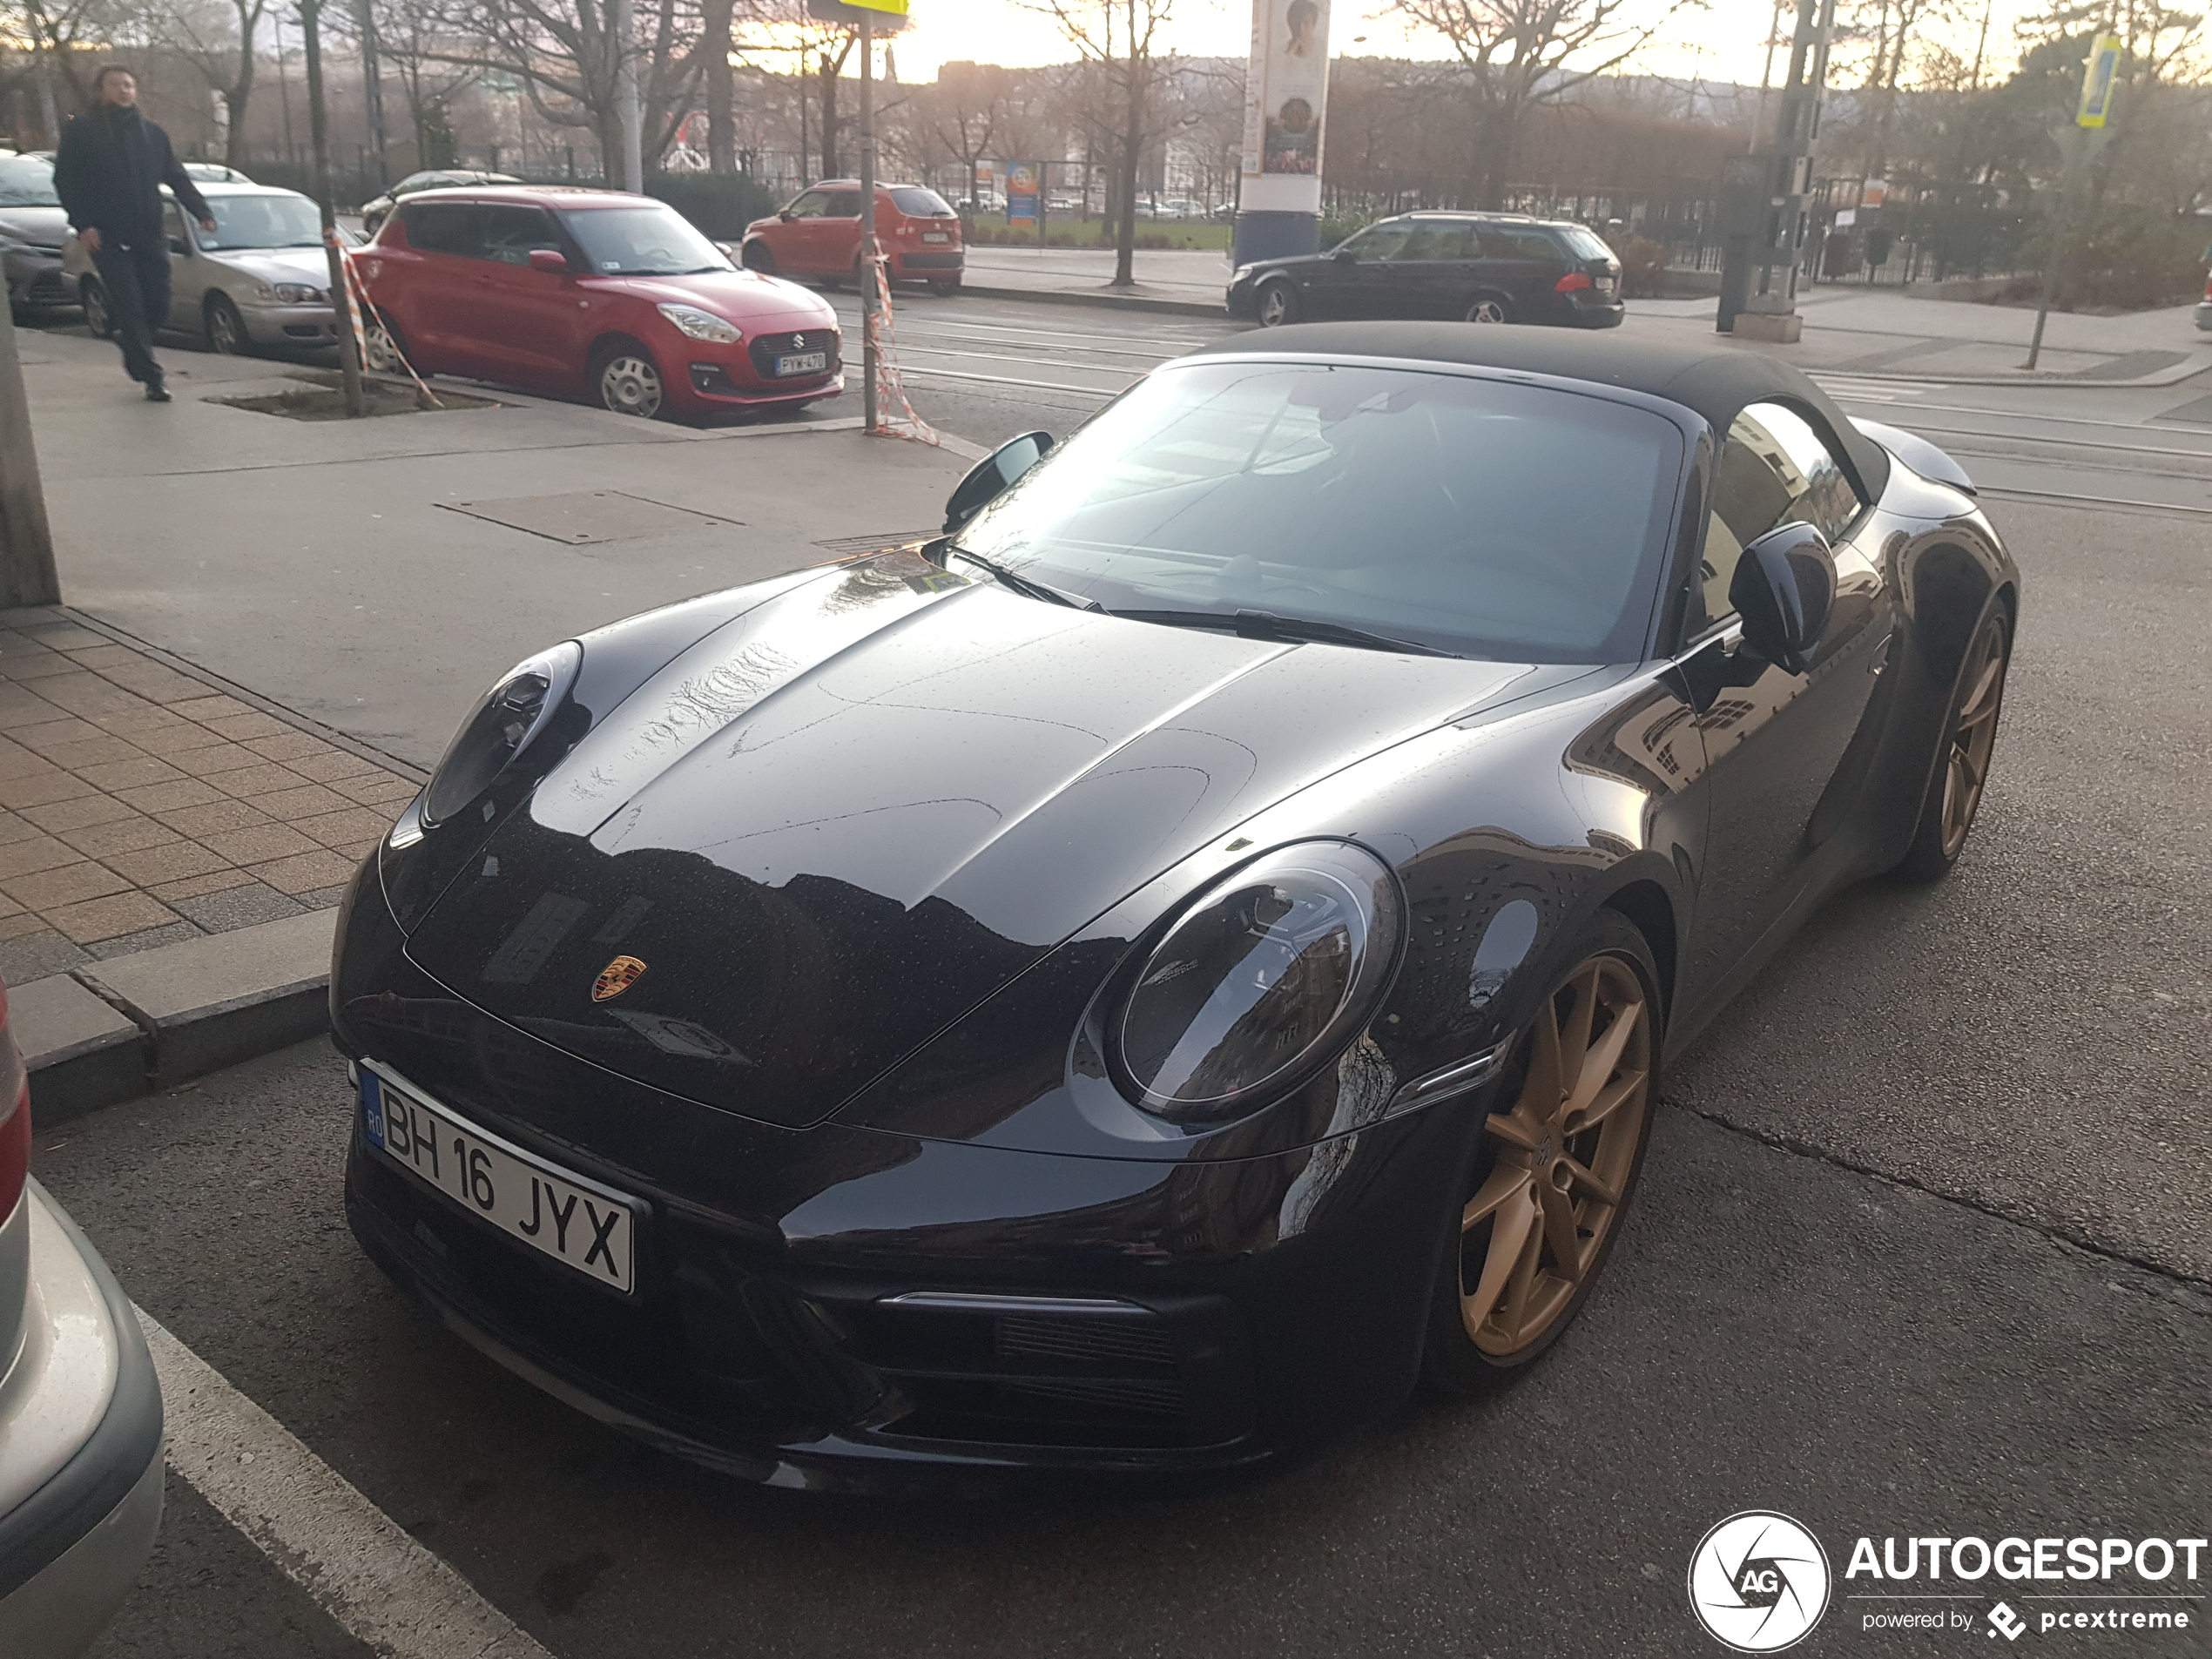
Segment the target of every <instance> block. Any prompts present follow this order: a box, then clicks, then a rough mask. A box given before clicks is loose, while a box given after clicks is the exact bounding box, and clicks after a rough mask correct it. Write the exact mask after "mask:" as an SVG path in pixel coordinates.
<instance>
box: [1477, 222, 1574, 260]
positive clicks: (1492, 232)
mask: <svg viewBox="0 0 2212 1659" xmlns="http://www.w3.org/2000/svg"><path fill="white" fill-rule="evenodd" d="M1482 251H1483V253H1486V254H1487V255H1489V257H1490V258H1492V259H1494V260H1541V261H1542V262H1543V263H1545V264H1547V265H1557V264H1559V263H1560V262H1561V260H1560V252H1559V249H1558V247H1557V246H1555V245H1554V243H1553V241H1552V239H1551V238H1550V237H1548V236H1547V235H1545V234H1544V233H1543V232H1541V231H1532V230H1522V229H1516V228H1514V226H1507V225H1485V226H1483V227H1482Z"/></svg>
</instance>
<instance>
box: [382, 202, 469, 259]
mask: <svg viewBox="0 0 2212 1659" xmlns="http://www.w3.org/2000/svg"><path fill="white" fill-rule="evenodd" d="M400 211H401V214H402V215H403V216H404V218H405V219H406V223H407V245H408V246H409V247H414V248H420V249H421V250H422V251H423V252H424V253H458V254H460V255H461V256H462V257H463V258H464V259H468V258H476V257H481V254H482V234H481V233H480V232H479V231H478V229H477V225H478V222H479V220H480V219H481V218H482V210H481V209H479V208H477V207H476V206H474V205H473V204H471V203H469V202H409V203H408V205H407V206H405V207H403V208H401V210H400Z"/></svg>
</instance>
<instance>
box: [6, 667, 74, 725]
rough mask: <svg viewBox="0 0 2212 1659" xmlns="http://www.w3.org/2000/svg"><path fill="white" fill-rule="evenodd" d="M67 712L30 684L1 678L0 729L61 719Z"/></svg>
mask: <svg viewBox="0 0 2212 1659" xmlns="http://www.w3.org/2000/svg"><path fill="white" fill-rule="evenodd" d="M67 712H68V711H67V710H66V709H63V708H59V707H57V706H56V705H53V704H51V703H49V702H48V701H47V700H46V699H45V698H43V697H41V696H39V695H38V693H37V692H36V691H32V690H31V689H30V687H29V686H28V685H17V684H16V682H15V681H13V680H0V729H5V730H7V731H10V732H12V731H14V730H15V729H16V728H17V726H22V725H39V724H40V723H41V722H43V721H46V720H57V719H60V718H62V717H63V716H64V714H66V713H67Z"/></svg>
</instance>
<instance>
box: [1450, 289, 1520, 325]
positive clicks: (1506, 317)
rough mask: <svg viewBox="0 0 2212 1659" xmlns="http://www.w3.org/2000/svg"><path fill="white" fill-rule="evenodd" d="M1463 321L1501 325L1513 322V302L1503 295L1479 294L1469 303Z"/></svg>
mask: <svg viewBox="0 0 2212 1659" xmlns="http://www.w3.org/2000/svg"><path fill="white" fill-rule="evenodd" d="M1462 320H1463V321H1467V322H1480V323H1501V322H1511V321H1512V320H1513V301H1512V300H1508V299H1507V298H1506V296H1505V295H1504V294H1502V293H1478V294H1476V295H1475V296H1474V299H1472V300H1468V301H1467V313H1466V314H1465V316H1464V317H1463V318H1462Z"/></svg>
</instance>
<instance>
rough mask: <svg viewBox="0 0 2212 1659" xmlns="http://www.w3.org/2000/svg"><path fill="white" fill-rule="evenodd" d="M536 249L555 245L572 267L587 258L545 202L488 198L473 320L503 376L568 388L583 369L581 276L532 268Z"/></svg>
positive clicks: (474, 276)
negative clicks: (578, 335)
mask: <svg viewBox="0 0 2212 1659" xmlns="http://www.w3.org/2000/svg"><path fill="white" fill-rule="evenodd" d="M536 248H550V249H552V250H553V251H554V252H555V253H559V254H561V255H562V256H563V257H564V258H566V259H568V260H570V262H571V266H572V268H573V267H575V266H580V265H581V262H582V260H583V255H582V253H581V252H580V251H578V250H576V249H573V248H572V247H571V246H570V243H569V241H568V239H567V238H566V237H564V236H563V235H562V233H561V230H560V227H559V226H557V225H556V224H555V223H554V222H553V215H552V214H550V213H549V212H546V211H545V209H543V207H526V206H517V205H513V204H509V203H505V202H488V203H486V204H485V206H484V208H483V219H482V259H481V260H479V261H478V262H477V264H478V268H477V269H476V271H475V272H474V273H472V275H471V278H470V289H469V292H470V295H471V300H470V304H471V307H472V309H473V312H474V320H473V322H472V324H471V326H472V327H474V328H475V331H476V332H477V334H479V335H480V336H481V337H482V341H483V343H484V348H485V350H486V352H487V353H488V354H489V356H490V358H491V360H492V361H496V363H497V364H498V365H499V373H500V375H501V376H502V377H504V378H508V379H511V380H512V381H515V382H516V384H518V385H523V386H566V385H568V384H569V383H570V382H571V381H574V380H575V379H576V377H577V375H578V374H581V373H582V372H583V355H582V353H581V352H580V351H579V350H578V349H577V344H576V341H575V338H574V336H575V334H576V331H577V330H576V318H577V314H578V310H577V293H576V279H575V277H574V276H573V275H571V274H570V273H565V272H558V271H540V270H536V269H535V268H533V267H532V266H531V265H530V262H529V260H530V253H531V251H532V250H533V249H536ZM586 268H588V267H586Z"/></svg>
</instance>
